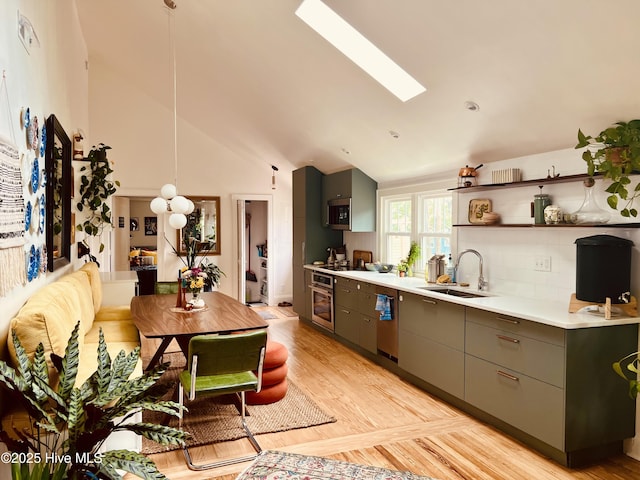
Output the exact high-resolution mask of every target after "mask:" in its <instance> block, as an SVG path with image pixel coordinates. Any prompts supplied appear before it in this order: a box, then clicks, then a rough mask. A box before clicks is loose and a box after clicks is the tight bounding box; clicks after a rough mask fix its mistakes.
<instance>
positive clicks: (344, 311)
mask: <svg viewBox="0 0 640 480" xmlns="http://www.w3.org/2000/svg"><path fill="white" fill-rule="evenodd" d="M340 311H341V312H342V313H346V314H347V315H351V312H350V311H349V310H345V309H343V308H341V309H340Z"/></svg>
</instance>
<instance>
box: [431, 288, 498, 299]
mask: <svg viewBox="0 0 640 480" xmlns="http://www.w3.org/2000/svg"><path fill="white" fill-rule="evenodd" d="M418 288H420V289H422V290H428V291H430V292H438V293H444V294H445V295H451V296H453V297H462V298H480V297H488V296H489V295H485V294H483V293H473V292H465V291H463V290H453V289H451V288H449V287H418Z"/></svg>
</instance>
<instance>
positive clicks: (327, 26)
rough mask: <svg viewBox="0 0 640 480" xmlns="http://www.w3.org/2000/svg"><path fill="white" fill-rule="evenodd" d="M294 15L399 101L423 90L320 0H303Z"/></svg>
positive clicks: (414, 80) (410, 97)
mask: <svg viewBox="0 0 640 480" xmlns="http://www.w3.org/2000/svg"><path fill="white" fill-rule="evenodd" d="M296 15H297V16H298V17H300V18H301V19H302V20H303V21H304V22H305V23H306V24H307V25H309V26H310V27H311V28H313V29H314V30H315V31H316V32H317V33H319V34H320V35H321V36H322V37H324V39H325V40H327V41H328V42H329V43H331V44H332V45H333V46H334V47H336V48H337V49H338V50H340V51H341V52H342V53H343V54H344V55H346V56H347V57H348V58H350V59H351V61H353V62H354V63H355V64H356V65H358V66H359V67H360V68H362V69H363V70H364V71H365V72H367V73H368V74H369V75H371V76H372V77H373V78H374V79H375V80H376V81H377V82H379V83H380V84H381V85H382V86H383V87H385V88H386V89H387V90H389V91H390V92H391V93H393V94H394V95H395V96H396V97H398V98H399V99H400V100H402V101H403V102H406V101H407V100H410V99H412V98H413V97H415V96H416V95H419V94H421V93H422V92H424V91H425V90H426V88H425V87H423V86H422V85H421V84H420V83H419V82H418V81H417V80H416V79H415V78H413V77H412V76H411V75H409V74H408V73H407V72H405V71H404V70H403V69H402V68H400V67H399V66H398V64H396V63H395V62H394V61H393V60H391V59H390V58H389V57H388V56H387V55H385V54H384V53H383V52H382V51H381V50H380V49H379V48H378V47H376V46H375V45H374V44H373V43H371V42H370V41H369V40H368V39H367V38H366V37H365V36H364V35H362V34H361V33H360V32H358V31H357V30H356V29H355V28H353V27H352V26H351V25H349V24H348V23H347V22H346V21H345V20H344V19H343V18H342V17H340V15H338V14H337V13H336V12H334V11H333V10H331V9H330V8H329V7H328V6H326V5H325V4H324V3H322V2H321V1H320V0H304V1H303V2H302V3H301V4H300V6H299V7H298V9H297V10H296Z"/></svg>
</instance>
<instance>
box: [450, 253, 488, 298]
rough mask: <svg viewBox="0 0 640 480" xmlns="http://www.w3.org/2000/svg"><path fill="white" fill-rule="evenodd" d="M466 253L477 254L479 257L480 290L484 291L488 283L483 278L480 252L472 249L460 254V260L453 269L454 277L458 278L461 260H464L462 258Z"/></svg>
mask: <svg viewBox="0 0 640 480" xmlns="http://www.w3.org/2000/svg"><path fill="white" fill-rule="evenodd" d="M465 253H475V254H476V256H477V257H478V259H479V260H480V272H479V276H478V290H483V289H484V287H486V286H487V282H486V281H485V279H484V277H483V276H482V255H480V252H478V251H477V250H473V249H472V248H468V249H466V250H463V251H461V252H460V254H459V255H458V259H457V260H456V264H455V266H454V267H453V271H454V275H455V278H456V279H457V278H458V265H460V259H461V258H462V256H463V255H464V254H465Z"/></svg>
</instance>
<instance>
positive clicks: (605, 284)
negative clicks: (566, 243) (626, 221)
mask: <svg viewBox="0 0 640 480" xmlns="http://www.w3.org/2000/svg"><path fill="white" fill-rule="evenodd" d="M575 243H576V245H577V247H576V248H577V258H576V298H577V299H578V300H581V301H583V302H592V303H604V302H605V301H606V299H607V298H610V299H611V303H618V304H620V303H628V302H629V299H630V298H631V294H630V290H631V247H632V246H633V242H632V241H631V240H627V239H625V238H619V237H614V236H611V235H593V236H591V237H584V238H578V239H577V240H576V241H575Z"/></svg>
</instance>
